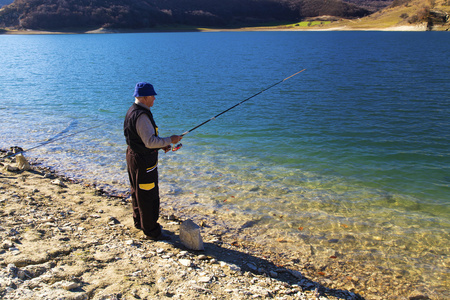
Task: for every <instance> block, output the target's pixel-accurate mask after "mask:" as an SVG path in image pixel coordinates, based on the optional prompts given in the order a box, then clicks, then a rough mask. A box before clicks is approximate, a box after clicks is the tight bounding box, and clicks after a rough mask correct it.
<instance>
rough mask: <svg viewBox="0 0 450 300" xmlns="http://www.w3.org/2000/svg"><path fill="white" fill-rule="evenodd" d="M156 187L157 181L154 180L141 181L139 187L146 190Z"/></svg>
mask: <svg viewBox="0 0 450 300" xmlns="http://www.w3.org/2000/svg"><path fill="white" fill-rule="evenodd" d="M154 187H155V183H154V182H152V183H141V184H139V188H140V189H141V190H144V191H150V190H151V189H153V188H154Z"/></svg>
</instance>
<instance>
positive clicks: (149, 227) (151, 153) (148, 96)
mask: <svg viewBox="0 0 450 300" xmlns="http://www.w3.org/2000/svg"><path fill="white" fill-rule="evenodd" d="M133 96H134V97H135V102H134V103H133V105H132V106H131V107H130V109H129V110H128V112H127V114H126V116H125V122H124V125H123V128H124V135H125V139H126V142H127V145H128V148H127V155H126V158H127V169H128V176H129V179H130V184H131V203H132V207H133V219H134V226H135V227H136V228H137V229H141V230H142V231H143V232H144V234H145V236H146V237H147V238H149V239H152V240H167V239H170V236H168V235H166V234H163V232H162V230H161V225H159V223H158V218H159V187H158V150H159V149H163V150H164V151H166V152H167V151H168V150H169V149H170V144H176V143H178V142H179V141H180V140H181V139H182V136H180V135H172V136H171V137H165V138H162V137H159V136H158V127H157V126H156V124H155V121H154V120H153V115H152V113H151V111H150V108H151V107H152V106H153V104H154V102H155V96H156V92H155V89H154V88H153V86H152V85H151V84H150V83H147V82H139V83H137V84H136V87H135V91H134V95H133Z"/></svg>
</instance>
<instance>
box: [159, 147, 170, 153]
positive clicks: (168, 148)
mask: <svg viewBox="0 0 450 300" xmlns="http://www.w3.org/2000/svg"><path fill="white" fill-rule="evenodd" d="M161 149H162V150H164V153H167V152H169V151H170V150H171V149H172V146H170V145H169V146H165V147H163V148H161Z"/></svg>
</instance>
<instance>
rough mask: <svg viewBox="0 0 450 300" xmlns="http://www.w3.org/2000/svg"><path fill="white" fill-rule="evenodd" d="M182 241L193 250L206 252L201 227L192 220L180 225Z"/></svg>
mask: <svg viewBox="0 0 450 300" xmlns="http://www.w3.org/2000/svg"><path fill="white" fill-rule="evenodd" d="M180 240H181V242H182V243H183V245H184V246H185V247H186V248H188V249H191V250H204V249H205V248H204V246H203V240H202V236H201V234H200V227H199V226H198V225H197V224H195V223H194V222H193V221H192V220H186V221H184V222H183V223H181V225H180Z"/></svg>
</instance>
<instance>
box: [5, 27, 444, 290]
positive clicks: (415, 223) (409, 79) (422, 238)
mask: <svg viewBox="0 0 450 300" xmlns="http://www.w3.org/2000/svg"><path fill="white" fill-rule="evenodd" d="M449 50H450V39H448V34H447V33H441V32H420V33H411V32H405V33H395V32H389V33H388V32H234V33H148V34H115V35H64V36H52V35H47V36H46V35H43V36H0V57H1V64H0V83H1V85H0V103H1V105H0V118H1V119H2V126H1V128H0V135H1V139H0V147H2V148H7V147H10V146H12V145H18V146H22V147H23V148H25V149H27V148H30V147H33V146H35V145H37V144H39V143H41V142H43V141H45V140H46V139H49V138H52V137H54V136H55V135H57V134H59V133H61V132H63V134H64V133H67V134H70V133H74V132H77V131H79V130H84V129H86V128H89V127H91V126H96V125H98V124H104V126H101V127H98V128H94V129H92V130H90V131H87V132H83V133H80V134H77V135H75V136H73V137H70V138H67V139H62V140H59V141H56V142H54V143H51V144H48V145H46V146H43V147H40V148H38V149H36V150H33V151H32V152H30V153H29V154H28V155H29V156H33V157H38V158H40V159H42V160H44V162H45V163H46V164H48V165H50V166H53V167H55V168H56V169H58V170H60V171H61V172H65V173H66V174H68V175H69V176H72V177H79V178H87V179H90V180H95V181H97V182H100V183H107V184H113V185H114V187H115V188H117V189H124V190H125V189H126V184H127V182H126V178H127V177H126V171H125V161H124V149H125V142H124V138H123V133H122V124H123V116H124V115H125V112H126V110H127V109H128V107H129V105H130V104H131V102H132V101H133V99H132V97H131V95H132V93H133V88H134V84H135V83H136V82H138V81H142V80H147V81H150V82H152V83H153V84H154V85H155V89H156V91H157V93H158V96H157V100H156V104H155V107H154V109H152V110H153V112H154V115H155V118H156V121H157V124H158V125H159V127H160V130H161V134H162V135H164V136H168V135H171V134H181V133H182V132H185V131H186V130H188V129H190V128H192V127H194V126H195V125H197V124H199V123H201V122H203V121H205V120H207V119H209V118H210V117H212V116H214V115H216V114H217V113H218V112H220V111H222V110H224V109H226V108H228V107H230V106H232V105H234V104H235V103H237V102H239V101H241V100H243V99H245V98H247V97H249V96H251V95H253V94H255V93H257V92H259V91H260V90H262V89H263V88H266V87H268V86H270V85H271V84H273V83H275V82H277V81H279V80H281V79H283V78H285V77H287V76H289V75H291V74H293V73H295V72H297V71H299V70H301V69H303V68H306V69H307V70H306V71H305V72H303V73H301V74H299V75H297V76H295V77H293V78H291V79H289V80H287V81H286V82H284V83H282V84H280V85H278V86H277V87H274V88H273V89H270V90H269V91H267V92H265V93H263V94H262V95H260V96H258V97H257V98H254V99H252V100H250V101H248V102H246V103H245V104H243V105H241V106H239V107H238V108H236V109H234V110H232V111H230V112H229V113H227V114H225V115H223V116H221V117H219V118H218V119H216V120H214V121H211V122H210V123H208V124H207V125H205V126H203V127H201V128H199V129H197V130H195V131H194V132H192V133H190V134H188V135H187V136H186V137H185V138H184V140H183V144H184V147H183V148H182V150H181V151H179V152H177V153H176V154H166V155H161V181H162V182H163V187H164V188H165V189H167V190H171V191H175V192H174V193H175V195H176V197H180V198H181V199H183V197H184V198H185V199H188V197H189V195H191V194H192V193H195V194H197V195H199V199H201V200H199V201H203V202H205V203H206V204H209V205H212V206H216V207H225V208H228V209H231V210H235V211H236V212H237V213H238V214H244V215H246V216H248V215H250V216H252V217H254V218H255V219H261V220H262V221H261V222H262V223H264V224H269V225H271V226H272V227H273V228H277V230H278V231H280V232H283V233H286V234H289V235H290V236H291V237H292V238H294V239H295V238H298V239H303V240H304V239H305V238H304V236H305V235H308V239H307V242H308V243H311V244H321V243H323V240H329V239H334V240H336V239H338V240H339V241H340V242H338V243H333V245H327V247H329V248H334V249H337V250H339V251H341V252H345V253H349V255H350V256H351V255H352V254H353V256H354V257H355V259H364V258H363V257H358V256H359V255H360V253H361V252H360V251H363V250H364V251H366V250H370V249H372V250H373V249H376V250H377V253H379V254H378V255H375V257H374V258H373V259H374V261H376V262H377V263H379V264H380V265H382V266H385V267H389V268H392V269H394V270H409V269H411V268H412V267H413V269H414V275H417V273H418V274H420V276H419V277H420V280H421V281H424V282H427V283H432V285H442V281H443V282H444V286H445V283H446V284H447V285H448V268H447V265H448V254H449V253H448V251H449V250H448V249H449V243H448V241H449V238H448V235H449V228H450V222H449V220H450V214H449V212H450V209H449V191H450V188H449V184H450V172H449V165H450V155H449V149H450V147H449V146H450V142H449V141H450V139H449V135H450V134H449V132H450V125H449V115H450V114H449V110H450V84H449V81H448V78H450V70H449V68H448V62H449V53H450V51H449ZM60 136H61V135H60ZM50 154H51V155H50ZM163 193H164V192H163ZM274 215H276V216H283V218H282V219H280V218H279V217H274ZM299 227H303V228H304V230H303V231H302V232H301V233H300V232H299V231H298V228H299ZM349 234H351V235H352V236H353V238H354V240H352V242H349V241H348V239H346V238H348V235H349ZM439 281H440V282H441V283H438V282H439Z"/></svg>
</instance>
